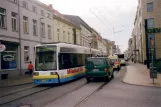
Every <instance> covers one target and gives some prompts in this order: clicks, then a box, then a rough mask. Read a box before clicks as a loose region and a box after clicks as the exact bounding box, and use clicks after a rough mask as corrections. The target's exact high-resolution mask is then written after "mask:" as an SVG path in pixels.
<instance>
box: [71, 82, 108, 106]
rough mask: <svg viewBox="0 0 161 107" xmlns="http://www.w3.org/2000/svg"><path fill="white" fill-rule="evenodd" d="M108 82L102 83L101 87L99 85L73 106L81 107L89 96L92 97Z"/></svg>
mask: <svg viewBox="0 0 161 107" xmlns="http://www.w3.org/2000/svg"><path fill="white" fill-rule="evenodd" d="M106 84H108V82H105V83H104V84H102V85H101V86H100V87H98V88H97V89H96V90H94V91H93V92H92V93H90V94H89V95H88V96H86V97H85V98H83V99H82V100H80V101H79V102H77V103H76V104H75V105H74V106H73V107H79V106H80V105H81V104H82V103H84V102H85V101H87V100H88V98H89V97H91V96H92V95H94V94H95V93H96V92H98V91H99V90H101V89H102V88H103V87H104V86H105V85H106Z"/></svg>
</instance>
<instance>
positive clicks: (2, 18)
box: [0, 8, 6, 28]
mask: <svg viewBox="0 0 161 107" xmlns="http://www.w3.org/2000/svg"><path fill="white" fill-rule="evenodd" d="M0 28H6V10H5V9H3V8H0Z"/></svg>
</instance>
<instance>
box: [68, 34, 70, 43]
mask: <svg viewBox="0 0 161 107" xmlns="http://www.w3.org/2000/svg"><path fill="white" fill-rule="evenodd" d="M68 42H69V43H70V36H69V35H68Z"/></svg>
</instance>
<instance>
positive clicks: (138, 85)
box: [121, 79, 161, 88]
mask: <svg viewBox="0 0 161 107" xmlns="http://www.w3.org/2000/svg"><path fill="white" fill-rule="evenodd" d="M121 81H122V82H123V83H125V84H128V85H135V86H143V87H155V88H161V85H160V86H149V85H143V84H142V85H141V84H133V83H129V82H125V81H124V79H122V80H121Z"/></svg>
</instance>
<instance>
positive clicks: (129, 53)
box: [128, 38, 133, 59]
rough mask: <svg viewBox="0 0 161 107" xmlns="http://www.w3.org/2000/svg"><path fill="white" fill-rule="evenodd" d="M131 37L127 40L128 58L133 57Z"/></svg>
mask: <svg viewBox="0 0 161 107" xmlns="http://www.w3.org/2000/svg"><path fill="white" fill-rule="evenodd" d="M132 44H133V38H130V39H129V41H128V58H129V59H132V58H133V46H132Z"/></svg>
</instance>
